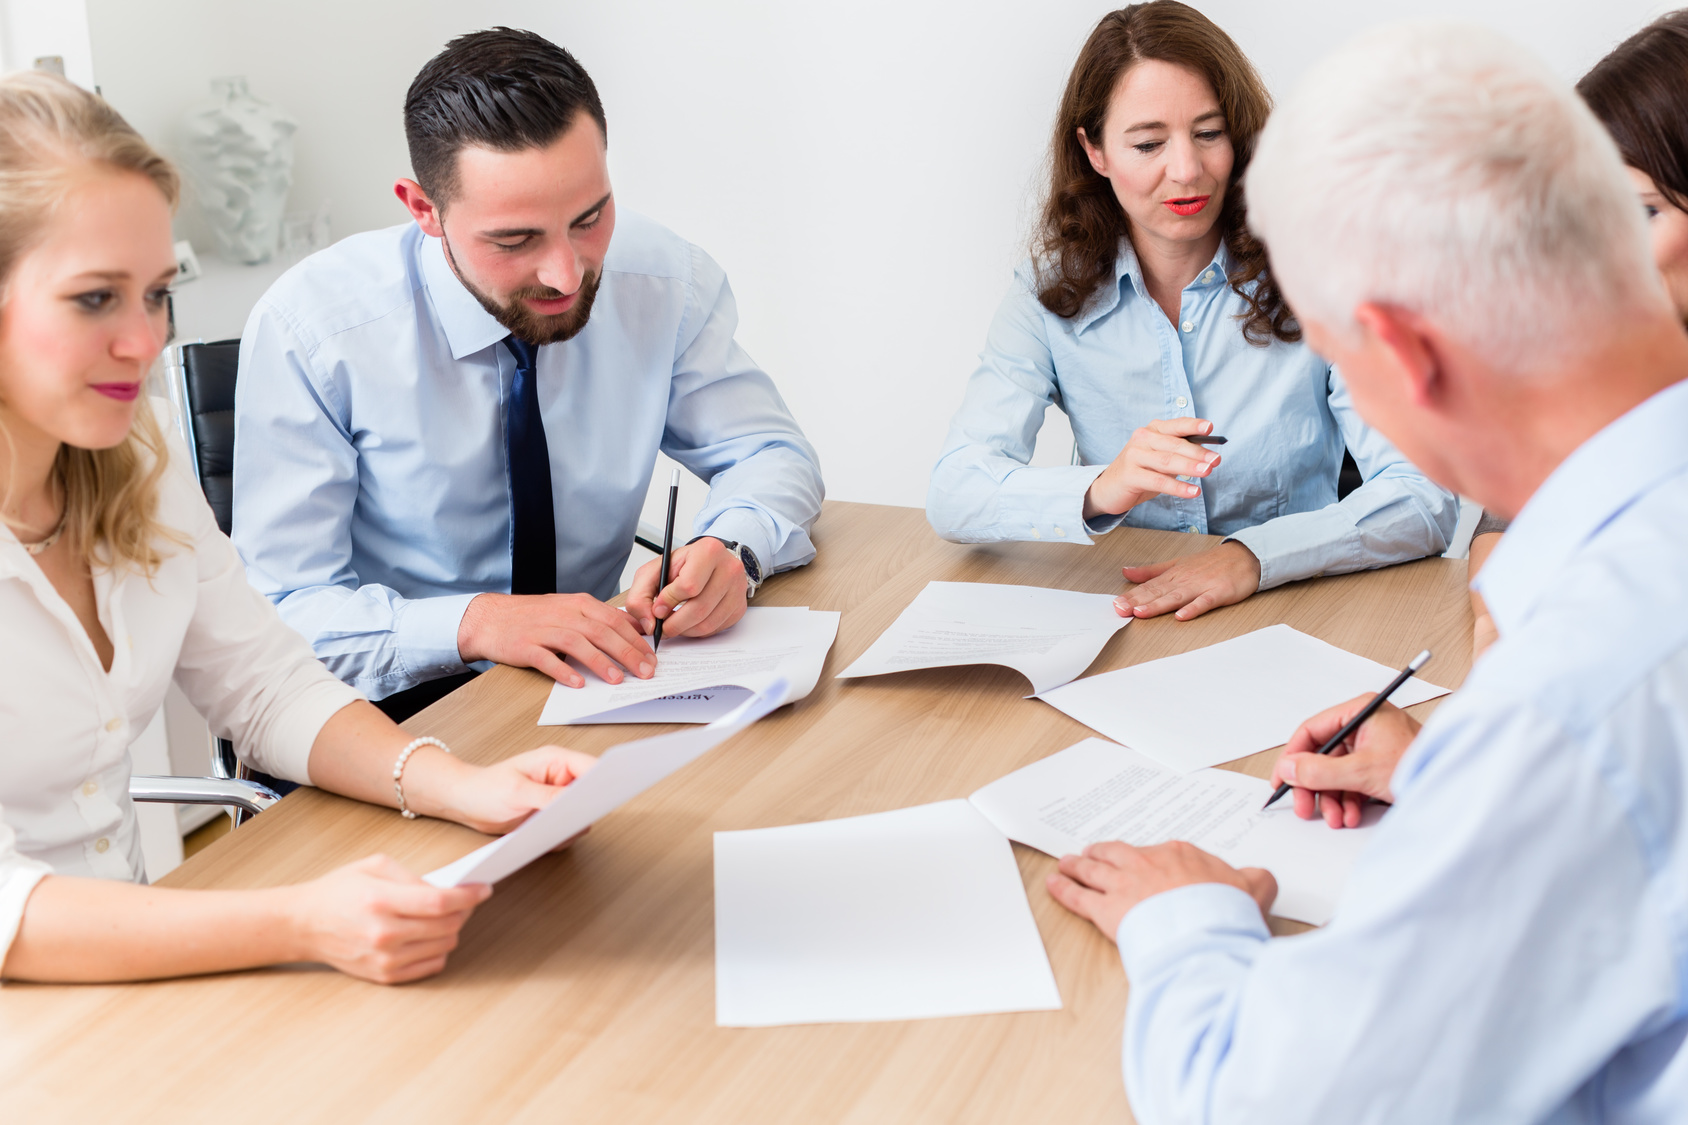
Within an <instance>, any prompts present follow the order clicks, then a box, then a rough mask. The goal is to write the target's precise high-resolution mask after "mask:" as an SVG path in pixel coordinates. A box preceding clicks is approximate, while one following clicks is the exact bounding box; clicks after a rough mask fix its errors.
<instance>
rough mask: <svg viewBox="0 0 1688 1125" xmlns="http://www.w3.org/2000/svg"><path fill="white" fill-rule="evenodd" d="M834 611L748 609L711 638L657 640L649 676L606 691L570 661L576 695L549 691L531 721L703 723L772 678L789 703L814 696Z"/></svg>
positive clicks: (557, 688) (834, 630)
mask: <svg viewBox="0 0 1688 1125" xmlns="http://www.w3.org/2000/svg"><path fill="white" fill-rule="evenodd" d="M838 618H839V615H838V614H837V613H835V612H831V611H824V610H811V609H809V608H808V607H807V606H796V607H792V606H756V607H752V608H750V609H747V610H745V611H744V617H742V618H741V619H740V620H739V622H738V624H736V625H734V626H733V627H732V628H730V629H725V630H723V631H721V632H719V633H717V634H715V635H714V636H712V637H697V638H694V637H665V638H663V641H662V647H661V648H659V649H658V650H657V654H656V656H657V660H656V674H655V675H654V676H652V677H651V678H650V679H648V680H641V679H639V678H638V677H637V676H628V677H627V678H626V679H625V680H623V681H622V682H621V683H619V684H611V683H607V682H606V681H604V680H602V679H600V678H599V677H598V675H597V674H596V673H595V672H593V671H591V670H590V669H588V668H587V667H586V666H585V665H583V664H580V663H579V662H578V661H575V660H570V661H569V663H570V664H571V665H573V667H574V670H575V671H577V672H579V673H580V674H581V675H582V676H583V677H585V679H586V686H584V687H578V688H570V687H564V686H563V685H562V684H552V685H551V695H550V697H549V698H548V699H546V701H545V708H544V710H542V711H541V712H540V714H539V725H540V726H542V727H554V726H569V725H572V724H584V723H708V722H713V721H714V720H716V719H718V718H720V717H721V716H722V715H725V714H727V713H728V712H729V711H731V710H733V708H735V707H737V706H738V705H739V704H741V703H743V702H744V701H745V700H746V699H748V698H750V696H752V695H754V694H755V693H756V692H758V691H760V690H762V689H763V688H765V687H767V686H768V685H769V684H770V683H772V682H773V681H774V680H776V679H783V680H785V681H786V682H787V683H788V684H790V686H791V698H790V700H788V702H795V701H796V700H799V699H802V698H803V697H804V696H806V695H808V694H809V693H810V692H811V691H813V690H815V682H816V681H817V680H819V679H820V676H821V666H822V665H824V664H825V663H826V654H827V652H828V651H830V650H831V648H832V642H833V640H834V639H835V638H836V637H837V636H838Z"/></svg>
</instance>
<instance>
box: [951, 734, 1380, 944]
mask: <svg viewBox="0 0 1688 1125" xmlns="http://www.w3.org/2000/svg"><path fill="white" fill-rule="evenodd" d="M1271 795H1272V786H1271V785H1270V784H1269V783H1267V782H1265V781H1262V780H1260V779H1259V778H1257V777H1248V776H1246V775H1244V774H1240V773H1235V772H1233V771H1231V770H1216V769H1206V770H1198V771H1196V772H1195V773H1180V772H1178V771H1177V770H1173V769H1169V768H1167V767H1166V766H1164V765H1162V764H1161V763H1160V762H1157V761H1155V760H1154V759H1153V758H1150V757H1147V756H1146V755H1143V754H1138V753H1135V752H1134V751H1131V750H1128V749H1127V748H1125V747H1124V746H1118V745H1116V744H1114V743H1112V742H1107V741H1104V740H1103V739H1100V738H1087V739H1085V740H1084V741H1083V742H1080V743H1078V744H1077V745H1074V746H1069V747H1067V749H1065V750H1062V751H1061V752H1060V753H1058V754H1051V755H1050V756H1049V757H1047V758H1044V759H1043V760H1042V761H1038V762H1033V763H1032V764H1031V765H1029V766H1026V767H1025V768H1024V769H1019V770H1015V771H1014V772H1013V773H1011V774H1009V775H1008V776H1007V777H1003V778H1000V779H998V780H996V781H993V782H991V783H990V784H989V785H987V786H985V787H984V788H983V789H980V790H979V791H978V792H976V793H974V794H973V795H972V797H970V798H968V799H969V800H970V801H971V802H972V804H973V806H974V807H975V808H977V809H978V810H979V811H980V812H981V813H983V814H984V815H985V817H986V819H988V820H989V821H990V822H991V823H992V824H994V825H996V827H997V828H998V829H1000V830H1001V831H1002V833H1003V834H1004V835H1006V836H1007V837H1008V838H1009V839H1011V840H1017V841H1019V842H1020V843H1022V844H1025V845H1026V846H1027V847H1030V848H1036V849H1037V850H1038V851H1040V852H1045V853H1047V854H1049V855H1052V856H1056V857H1060V856H1063V855H1070V854H1073V853H1076V852H1081V851H1083V850H1084V847H1085V845H1086V844H1094V843H1099V842H1101V841H1103V840H1120V841H1122V842H1124V843H1127V844H1132V845H1135V846H1137V847H1146V846H1148V845H1150V844H1159V843H1164V842H1166V841H1168V840H1186V841H1188V842H1190V843H1192V844H1194V845H1196V846H1197V847H1199V848H1201V849H1202V850H1203V851H1207V852H1212V853H1213V854H1214V855H1216V856H1218V857H1219V858H1220V859H1222V860H1224V861H1225V862H1226V863H1229V864H1230V865H1231V866H1233V867H1264V868H1265V869H1266V870H1268V871H1270V872H1271V873H1272V874H1273V876H1274V877H1275V878H1276V879H1277V880H1278V899H1277V902H1275V903H1274V904H1273V906H1272V913H1273V914H1276V915H1277V916H1278V917H1280V918H1289V919H1292V920H1294V921H1297V922H1310V923H1312V924H1314V925H1319V926H1322V925H1324V924H1325V923H1326V922H1328V921H1330V917H1331V913H1332V912H1333V911H1334V910H1335V909H1336V903H1337V900H1338V899H1339V898H1340V897H1341V895H1342V887H1343V884H1344V883H1345V882H1346V881H1347V879H1348V872H1349V870H1350V869H1351V868H1352V867H1353V866H1354V862H1355V860H1356V859H1358V858H1359V854H1360V850H1361V849H1362V848H1364V847H1365V846H1366V843H1367V841H1368V840H1369V839H1370V838H1371V835H1372V826H1374V825H1375V824H1376V823H1377V821H1378V820H1379V819H1380V818H1381V817H1382V815H1383V809H1384V806H1381V805H1373V806H1371V807H1370V808H1368V809H1367V812H1366V817H1365V819H1364V821H1363V823H1362V824H1361V826H1360V827H1359V828H1331V827H1330V826H1329V825H1327V824H1326V823H1325V822H1324V821H1323V820H1302V819H1301V818H1300V817H1298V816H1296V815H1295V808H1294V802H1293V801H1290V800H1288V799H1287V798H1286V799H1285V800H1283V801H1280V802H1278V803H1277V804H1276V805H1273V806H1272V807H1271V808H1270V809H1266V810H1264V811H1262V809H1261V807H1260V806H1262V805H1264V804H1265V803H1266V798H1268V797H1270V796H1271Z"/></svg>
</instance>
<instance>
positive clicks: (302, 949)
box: [202, 855, 492, 984]
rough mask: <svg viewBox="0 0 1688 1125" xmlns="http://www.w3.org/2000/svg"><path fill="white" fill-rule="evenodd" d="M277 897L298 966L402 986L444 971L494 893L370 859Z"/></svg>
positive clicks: (381, 857) (480, 886) (479, 885)
mask: <svg viewBox="0 0 1688 1125" xmlns="http://www.w3.org/2000/svg"><path fill="white" fill-rule="evenodd" d="M277 893H280V894H285V895H287V896H289V899H290V909H289V910H288V911H287V914H288V916H289V917H290V918H291V920H292V924H293V929H294V931H295V934H296V940H295V943H294V944H295V958H294V959H295V960H300V961H322V962H325V963H327V964H329V965H332V966H333V967H334V968H336V969H339V970H340V971H341V972H343V973H346V974H348V975H350V976H354V977H361V978H362V979H364V980H369V981H374V982H376V983H377V984H400V983H402V982H404V981H411V980H421V979H422V978H423V977H431V976H433V975H434V974H435V973H437V972H439V971H440V970H441V969H443V968H445V960H446V956H447V955H448V954H450V952H451V951H452V950H453V949H456V948H457V935H458V932H459V931H460V930H462V928H463V923H464V922H467V921H468V920H469V915H470V914H472V913H473V912H474V909H475V907H477V906H479V905H480V904H481V903H483V902H485V901H486V900H487V898H488V896H490V895H491V894H492V888H491V887H489V886H487V885H485V884H484V883H476V884H470V885H467V886H462V887H434V886H430V885H428V884H427V883H424V882H423V881H422V880H421V879H418V878H417V877H416V876H415V875H412V874H411V873H410V872H409V871H407V870H405V869H404V868H403V867H402V866H400V865H399V863H398V862H397V861H395V860H392V859H389V858H388V857H386V856H384V855H372V856H370V857H369V858H368V859H361V860H359V861H358V862H356V863H351V864H347V865H346V866H345V867H341V868H337V869H336V870H334V871H330V872H329V873H328V874H327V875H324V876H323V877H322V878H320V879H316V880H313V881H311V882H309V883H300V884H299V885H297V886H293V887H286V888H282V889H281V890H280V891H278V892H277ZM202 936H203V935H202Z"/></svg>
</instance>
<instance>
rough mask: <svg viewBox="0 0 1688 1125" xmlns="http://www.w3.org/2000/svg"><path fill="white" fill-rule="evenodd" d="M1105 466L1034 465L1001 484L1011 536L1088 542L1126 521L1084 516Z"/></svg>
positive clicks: (1003, 509)
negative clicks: (1093, 485)
mask: <svg viewBox="0 0 1688 1125" xmlns="http://www.w3.org/2000/svg"><path fill="white" fill-rule="evenodd" d="M1106 468H1107V466H1106V465H1055V466H1042V465H1039V466H1031V465H1028V466H1026V467H1025V468H1023V469H1015V470H1014V471H1013V472H1011V473H1009V474H1008V477H1007V479H1005V480H1004V481H1003V483H1002V489H1003V495H1002V499H1001V524H1000V525H999V526H1001V527H1002V529H1003V530H1004V531H1006V532H1007V533H1008V537H1009V538H1013V539H1022V540H1023V539H1038V540H1045V541H1049V542H1054V543H1089V542H1090V537H1091V536H1092V535H1104V534H1106V533H1107V532H1110V531H1112V530H1113V529H1114V528H1116V527H1118V526H1119V525H1120V523H1121V522H1123V521H1124V519H1125V517H1124V516H1123V515H1119V516H1114V515H1100V516H1097V517H1096V519H1095V520H1094V521H1089V520H1086V519H1085V518H1084V496H1085V493H1087V492H1089V491H1090V485H1091V483H1092V482H1093V481H1095V479H1096V478H1097V477H1099V476H1101V475H1102V470H1103V469H1106Z"/></svg>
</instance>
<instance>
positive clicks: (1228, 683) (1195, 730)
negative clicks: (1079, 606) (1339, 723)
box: [1038, 625, 1448, 772]
mask: <svg viewBox="0 0 1688 1125" xmlns="http://www.w3.org/2000/svg"><path fill="white" fill-rule="evenodd" d="M1396 672H1397V670H1396V669H1394V668H1389V667H1386V666H1385V665H1382V664H1379V663H1377V662H1376V661H1375V660H1367V659H1366V658H1365V657H1363V656H1355V655H1354V654H1353V653H1351V652H1348V651H1346V650H1345V649H1340V648H1337V647H1336V646H1335V645H1332V644H1326V643H1325V642H1324V641H1321V640H1319V639H1318V638H1317V637H1309V636H1308V635H1307V634H1306V633H1302V632H1298V631H1296V630H1295V629H1292V628H1290V627H1289V626H1288V625H1273V626H1271V627H1270V628H1267V629H1260V630H1257V631H1255V632H1253V633H1244V634H1243V635H1242V636H1240V637H1236V638H1234V639H1232V640H1229V641H1223V642H1221V643H1219V644H1216V645H1209V646H1208V647H1207V648H1198V649H1196V650H1195V651H1194V652H1186V653H1183V654H1181V655H1178V656H1169V657H1166V658H1165V659H1164V660H1150V661H1147V662H1145V663H1143V664H1134V665H1132V666H1131V667H1130V668H1121V669H1119V670H1118V671H1115V672H1104V673H1102V674H1101V675H1098V676H1090V677H1088V678H1087V679H1083V680H1078V681H1075V682H1073V683H1070V684H1066V685H1064V686H1062V687H1058V688H1055V689H1054V690H1052V691H1045V692H1042V693H1041V694H1040V695H1039V696H1038V698H1039V699H1042V700H1043V701H1044V702H1045V703H1047V704H1049V705H1050V706H1051V707H1054V708H1056V709H1057V710H1060V711H1064V712H1066V713H1067V714H1068V715H1071V716H1072V717H1073V718H1075V719H1077V720H1078V721H1079V722H1081V723H1083V724H1084V725H1085V726H1087V727H1089V728H1091V729H1092V730H1094V731H1096V732H1097V733H1098V734H1105V735H1107V736H1108V737H1109V738H1111V739H1113V740H1114V741H1116V742H1123V743H1125V744H1126V745H1127V746H1129V747H1131V748H1132V749H1133V750H1137V751H1140V752H1142V753H1144V754H1148V755H1149V756H1150V757H1153V758H1156V759H1158V760H1159V761H1161V762H1162V763H1164V764H1165V765H1168V766H1171V767H1172V768H1173V769H1175V770H1181V771H1184V772H1188V771H1190V770H1198V769H1202V768H1203V767H1206V766H1213V765H1218V764H1219V763H1220V762H1229V761H1234V760H1235V759H1237V758H1241V757H1245V756H1247V755H1249V754H1254V753H1258V752H1259V751H1261V750H1270V749H1271V748H1272V747H1274V746H1281V745H1283V744H1284V743H1285V742H1288V741H1289V736H1290V735H1292V734H1294V733H1295V728H1297V727H1299V726H1300V725H1301V724H1302V723H1304V722H1306V721H1307V720H1308V719H1310V718H1312V717H1313V716H1314V715H1316V714H1318V713H1319V712H1320V711H1323V710H1324V709H1325V708H1327V707H1334V706H1336V705H1337V704H1338V703H1343V702H1345V701H1347V700H1349V699H1352V698H1354V697H1355V696H1356V695H1360V694H1362V693H1364V692H1368V691H1381V690H1383V688H1384V687H1386V686H1387V685H1388V683H1389V681H1390V680H1392V679H1394V678H1395V675H1396ZM1447 694H1448V689H1447V688H1444V687H1437V686H1436V685H1435V684H1430V683H1426V682H1424V681H1423V680H1420V679H1417V678H1416V677H1415V678H1413V679H1410V680H1408V681H1407V682H1406V683H1404V684H1402V685H1401V686H1400V688H1399V689H1397V690H1396V692H1395V694H1394V695H1393V696H1391V697H1390V702H1392V703H1394V704H1396V705H1398V706H1401V707H1406V706H1409V705H1411V704H1414V703H1423V702H1424V701H1425V700H1427V699H1435V698H1436V697H1437V696H1439V695H1447Z"/></svg>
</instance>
